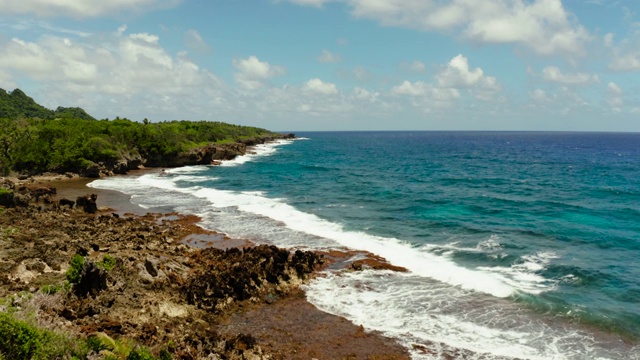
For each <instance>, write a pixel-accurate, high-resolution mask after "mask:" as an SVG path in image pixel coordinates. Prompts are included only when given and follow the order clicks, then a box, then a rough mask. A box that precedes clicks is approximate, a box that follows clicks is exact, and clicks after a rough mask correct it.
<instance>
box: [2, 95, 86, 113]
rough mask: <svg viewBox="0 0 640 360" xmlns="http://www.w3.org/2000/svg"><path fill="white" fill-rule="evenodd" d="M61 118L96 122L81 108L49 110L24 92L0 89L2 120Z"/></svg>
mask: <svg viewBox="0 0 640 360" xmlns="http://www.w3.org/2000/svg"><path fill="white" fill-rule="evenodd" d="M61 117H72V118H76V119H84V120H95V119H94V118H93V116H91V115H89V114H87V112H86V111H84V110H83V109H81V108H79V107H73V108H65V107H62V106H60V107H58V108H57V109H56V110H49V109H47V108H46V107H44V106H42V105H40V104H38V103H36V102H35V100H33V98H31V97H30V96H27V94H25V93H24V92H23V91H22V90H20V89H15V90H13V91H11V92H7V91H5V90H4V89H0V118H8V119H19V118H40V119H55V118H61Z"/></svg>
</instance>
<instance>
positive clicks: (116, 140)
mask: <svg viewBox="0 0 640 360" xmlns="http://www.w3.org/2000/svg"><path fill="white" fill-rule="evenodd" d="M273 134H274V133H273V132H270V131H268V130H265V129H260V128H256V127H248V126H239V125H232V124H227V123H223V122H211V121H184V120H182V121H175V120H174V121H165V122H160V123H151V122H148V121H146V119H145V121H144V122H143V123H140V122H136V121H131V120H128V119H120V118H116V119H115V120H106V119H105V120H96V119H95V118H93V117H92V116H90V115H89V114H87V113H86V112H85V111H84V110H83V109H81V108H63V107H58V108H57V109H56V110H55V111H54V110H49V109H47V108H45V107H43V106H41V105H39V104H37V103H36V102H35V101H34V100H33V99H32V98H31V97H29V96H27V95H26V94H25V93H24V92H22V91H21V90H20V89H16V90H14V91H12V92H6V91H4V90H2V89H0V173H2V174H4V175H6V174H8V173H9V172H10V171H18V172H29V173H41V172H46V171H52V172H58V173H63V172H66V171H77V170H78V169H83V168H87V167H89V166H91V165H93V164H95V163H99V162H113V161H117V160H118V159H122V158H125V157H133V156H145V157H146V156H166V155H172V154H177V153H180V152H183V151H186V150H189V149H193V148H197V147H200V146H204V145H207V144H211V143H220V142H234V141H239V140H242V139H247V138H252V137H261V136H269V135H273Z"/></svg>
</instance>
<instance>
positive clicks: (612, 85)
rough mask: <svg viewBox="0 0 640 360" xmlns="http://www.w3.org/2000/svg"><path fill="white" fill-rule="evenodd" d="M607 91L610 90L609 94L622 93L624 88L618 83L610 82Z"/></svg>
mask: <svg viewBox="0 0 640 360" xmlns="http://www.w3.org/2000/svg"><path fill="white" fill-rule="evenodd" d="M607 91H608V92H609V94H611V95H622V89H621V88H620V86H618V85H617V84H616V83H614V82H610V83H609V84H608V85H607Z"/></svg>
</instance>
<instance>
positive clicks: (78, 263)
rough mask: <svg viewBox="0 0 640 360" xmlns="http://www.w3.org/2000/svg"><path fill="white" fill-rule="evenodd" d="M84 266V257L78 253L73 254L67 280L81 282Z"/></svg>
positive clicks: (75, 282) (73, 282)
mask: <svg viewBox="0 0 640 360" xmlns="http://www.w3.org/2000/svg"><path fill="white" fill-rule="evenodd" d="M83 266H84V257H82V256H81V255H78V254H75V255H73V257H72V258H71V264H70V266H69V269H68V270H67V273H66V275H67V281H69V282H70V283H72V284H77V283H79V282H80V275H81V274H82V267H83Z"/></svg>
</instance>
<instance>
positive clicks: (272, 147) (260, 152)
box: [220, 140, 293, 166]
mask: <svg viewBox="0 0 640 360" xmlns="http://www.w3.org/2000/svg"><path fill="white" fill-rule="evenodd" d="M292 142H293V140H276V141H273V142H269V143H265V144H258V145H255V146H253V147H252V149H251V150H250V151H249V152H248V153H246V154H244V155H240V156H236V158H235V159H233V160H223V161H222V163H221V165H220V166H238V165H242V164H244V163H246V162H248V161H252V160H254V159H255V158H258V157H262V156H270V155H273V154H274V153H275V152H276V150H277V147H278V146H282V145H287V144H291V143H292Z"/></svg>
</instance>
